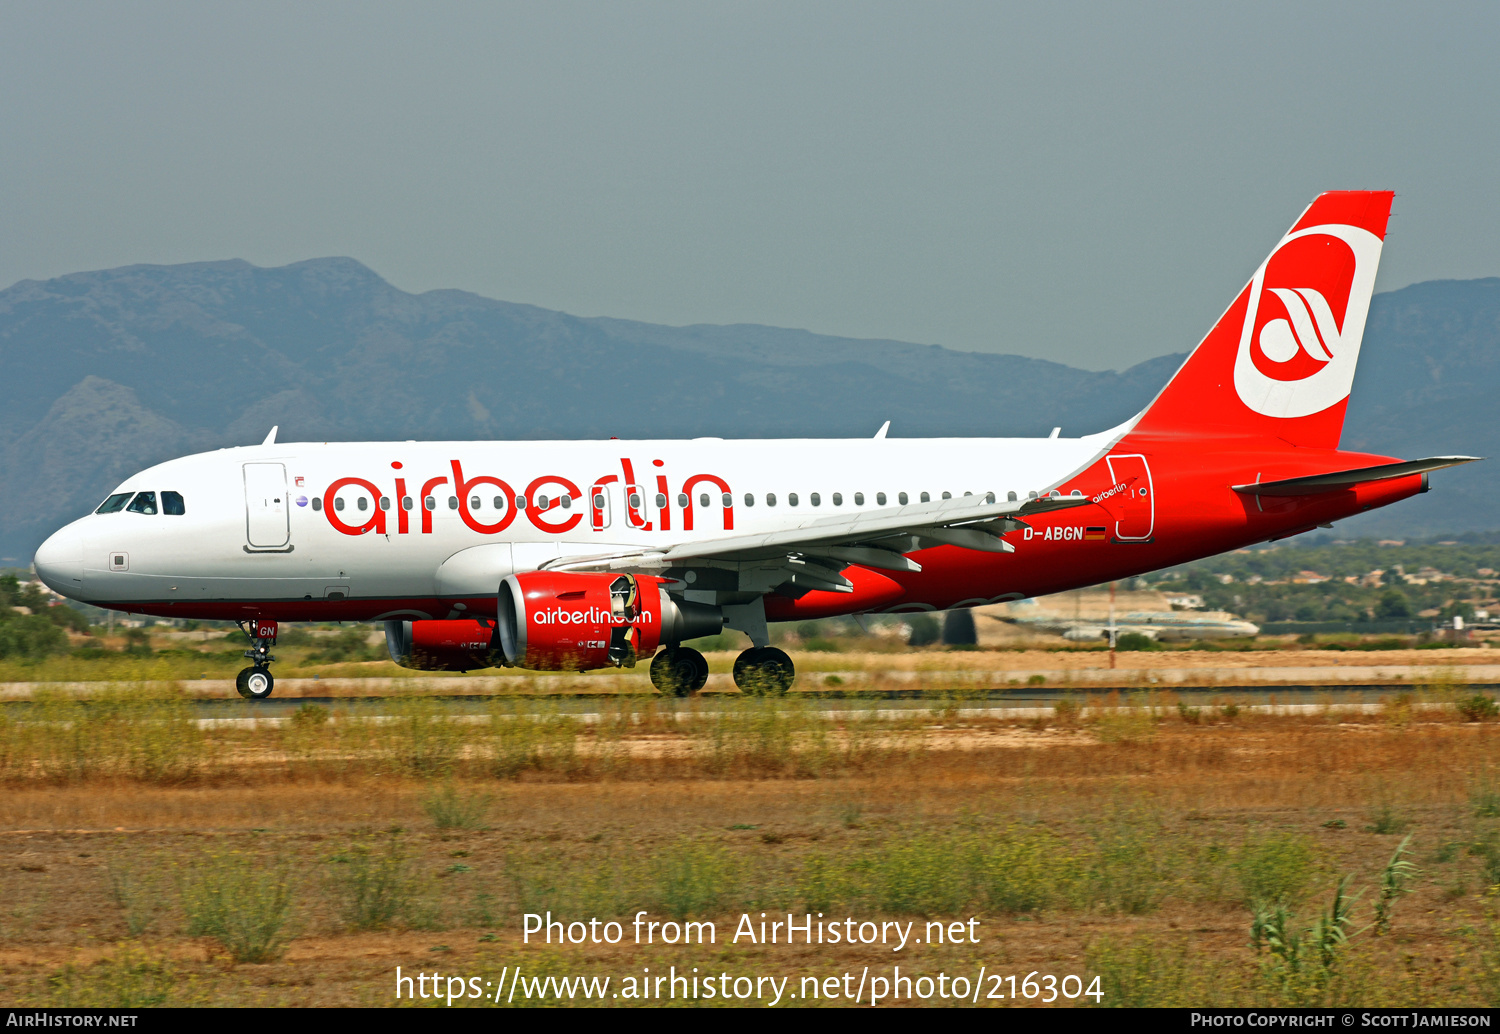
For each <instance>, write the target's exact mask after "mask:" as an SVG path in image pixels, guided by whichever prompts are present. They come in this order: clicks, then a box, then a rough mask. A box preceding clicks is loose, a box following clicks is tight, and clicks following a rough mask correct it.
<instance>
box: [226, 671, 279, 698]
mask: <svg viewBox="0 0 1500 1034" xmlns="http://www.w3.org/2000/svg"><path fill="white" fill-rule="evenodd" d="M234 688H235V689H237V690H238V691H239V694H240V696H242V697H244V698H245V699H246V700H264V699H265V698H266V697H268V696H270V695H271V690H273V689H275V688H276V680H275V679H274V678H272V677H271V671H270V669H269V668H245V669H244V670H242V671H241V672H240V673H239V674H238V675H237V676H235V679H234Z"/></svg>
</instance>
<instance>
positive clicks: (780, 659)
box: [734, 646, 797, 697]
mask: <svg viewBox="0 0 1500 1034" xmlns="http://www.w3.org/2000/svg"><path fill="white" fill-rule="evenodd" d="M796 677H797V669H796V667H795V666H794V665H793V664H792V659H791V658H790V657H788V656H787V655H786V652H785V651H783V650H778V649H777V648H776V647H774V646H756V647H752V648H750V649H749V650H746V651H745V652H744V653H742V654H740V655H739V656H738V657H736V658H735V661H734V684H735V685H736V686H738V687H739V688H740V692H741V693H744V694H745V695H746V696H777V697H779V696H785V695H786V691H787V690H789V689H791V688H792V682H793V680H795V679H796Z"/></svg>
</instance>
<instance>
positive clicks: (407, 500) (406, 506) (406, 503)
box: [401, 495, 412, 510]
mask: <svg viewBox="0 0 1500 1034" xmlns="http://www.w3.org/2000/svg"><path fill="white" fill-rule="evenodd" d="M411 506H412V502H411V496H409V495H404V496H402V497H401V509H403V510H410V509H411Z"/></svg>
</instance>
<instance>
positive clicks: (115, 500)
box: [94, 492, 130, 513]
mask: <svg viewBox="0 0 1500 1034" xmlns="http://www.w3.org/2000/svg"><path fill="white" fill-rule="evenodd" d="M129 501H130V493H129V492H117V493H115V494H114V495H112V496H110V497H109V498H108V499H106V500H104V502H102V503H100V504H99V509H97V510H95V511H94V512H95V513H116V512H118V511H119V510H121V509H123V508H124V506H125V504H126V503H127V502H129Z"/></svg>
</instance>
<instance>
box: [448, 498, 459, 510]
mask: <svg viewBox="0 0 1500 1034" xmlns="http://www.w3.org/2000/svg"><path fill="white" fill-rule="evenodd" d="M448 509H450V510H457V509H458V496H456V495H450V496H449V497H448Z"/></svg>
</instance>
